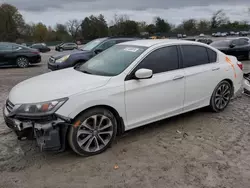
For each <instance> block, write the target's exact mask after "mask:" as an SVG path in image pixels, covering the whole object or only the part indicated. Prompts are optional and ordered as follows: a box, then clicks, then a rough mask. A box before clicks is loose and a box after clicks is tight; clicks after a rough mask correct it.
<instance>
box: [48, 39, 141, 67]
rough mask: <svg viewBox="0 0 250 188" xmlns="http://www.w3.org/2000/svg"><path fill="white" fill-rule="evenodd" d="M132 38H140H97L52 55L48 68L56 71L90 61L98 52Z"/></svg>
mask: <svg viewBox="0 0 250 188" xmlns="http://www.w3.org/2000/svg"><path fill="white" fill-rule="evenodd" d="M132 40H138V38H117V37H116V38H114V37H106V38H99V39H95V40H92V41H90V42H89V43H87V44H85V45H84V46H83V47H82V48H80V49H77V50H74V51H72V52H70V53H63V54H59V55H56V56H51V57H50V58H49V61H48V68H49V69H50V70H53V71H54V70H59V69H64V68H68V67H73V66H75V65H77V64H81V63H84V62H86V61H88V60H89V59H90V58H92V57H93V56H95V55H96V54H98V53H100V52H102V51H104V50H106V49H108V48H110V47H111V46H113V45H115V44H118V43H121V42H127V41H132Z"/></svg>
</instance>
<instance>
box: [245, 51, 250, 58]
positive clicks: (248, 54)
mask: <svg viewBox="0 0 250 188" xmlns="http://www.w3.org/2000/svg"><path fill="white" fill-rule="evenodd" d="M246 60H250V51H249V52H248V53H247V55H246Z"/></svg>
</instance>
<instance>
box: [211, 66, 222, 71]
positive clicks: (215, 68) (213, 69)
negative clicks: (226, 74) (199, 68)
mask: <svg viewBox="0 0 250 188" xmlns="http://www.w3.org/2000/svg"><path fill="white" fill-rule="evenodd" d="M217 70H220V67H214V68H212V71H217Z"/></svg>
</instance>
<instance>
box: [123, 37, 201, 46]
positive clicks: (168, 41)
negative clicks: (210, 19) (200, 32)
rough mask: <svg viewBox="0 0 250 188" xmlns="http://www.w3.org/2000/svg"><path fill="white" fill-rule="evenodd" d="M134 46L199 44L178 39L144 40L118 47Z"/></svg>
mask: <svg viewBox="0 0 250 188" xmlns="http://www.w3.org/2000/svg"><path fill="white" fill-rule="evenodd" d="M124 44H126V45H132V46H144V47H151V46H154V45H157V44H199V45H200V43H198V42H194V41H188V40H178V39H144V40H134V41H129V42H124V43H120V44H118V45H124Z"/></svg>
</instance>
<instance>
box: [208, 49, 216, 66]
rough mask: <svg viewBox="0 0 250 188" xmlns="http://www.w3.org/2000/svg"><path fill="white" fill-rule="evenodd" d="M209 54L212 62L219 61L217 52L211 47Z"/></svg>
mask: <svg viewBox="0 0 250 188" xmlns="http://www.w3.org/2000/svg"><path fill="white" fill-rule="evenodd" d="M207 54H208V58H209V62H210V63H214V62H216V61H217V53H216V52H215V51H213V50H211V49H209V48H207Z"/></svg>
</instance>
